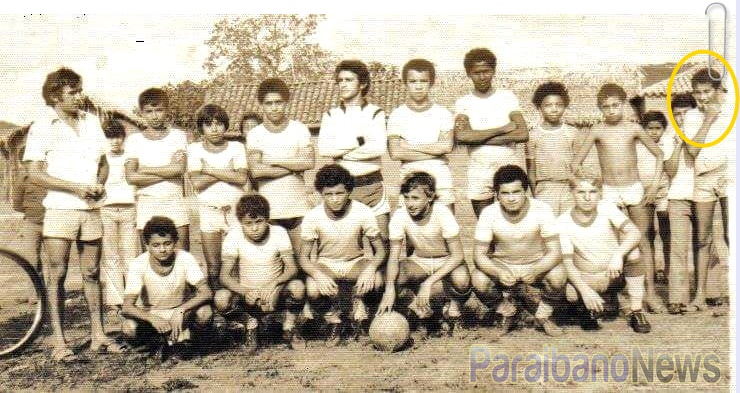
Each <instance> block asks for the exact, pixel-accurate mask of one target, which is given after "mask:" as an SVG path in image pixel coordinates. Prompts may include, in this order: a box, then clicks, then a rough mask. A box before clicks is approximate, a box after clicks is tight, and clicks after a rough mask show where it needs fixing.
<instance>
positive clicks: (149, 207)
mask: <svg viewBox="0 0 740 393" xmlns="http://www.w3.org/2000/svg"><path fill="white" fill-rule="evenodd" d="M154 216H163V217H167V218H169V219H170V220H172V221H173V222H174V223H175V227H178V228H179V227H181V226H184V225H188V224H190V217H189V215H188V208H187V201H186V200H185V198H183V197H176V198H161V197H155V196H150V195H139V196H138V197H137V198H136V229H139V230H141V229H144V225H146V223H147V222H148V221H149V220H150V219H151V218H152V217H154Z"/></svg>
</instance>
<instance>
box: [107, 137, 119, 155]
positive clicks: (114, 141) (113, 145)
mask: <svg viewBox="0 0 740 393" xmlns="http://www.w3.org/2000/svg"><path fill="white" fill-rule="evenodd" d="M107 139H108V146H110V151H111V152H112V153H121V152H123V138H107Z"/></svg>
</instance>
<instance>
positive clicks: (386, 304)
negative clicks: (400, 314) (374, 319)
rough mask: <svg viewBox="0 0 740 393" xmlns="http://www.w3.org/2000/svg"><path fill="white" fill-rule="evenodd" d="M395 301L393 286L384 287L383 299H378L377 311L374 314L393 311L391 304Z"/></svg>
mask: <svg viewBox="0 0 740 393" xmlns="http://www.w3.org/2000/svg"><path fill="white" fill-rule="evenodd" d="M395 302H396V290H395V289H393V288H390V287H389V288H386V289H385V292H383V299H381V300H380V305H379V306H378V311H377V312H376V313H375V315H380V314H382V313H386V312H391V311H393V304H394V303H395Z"/></svg>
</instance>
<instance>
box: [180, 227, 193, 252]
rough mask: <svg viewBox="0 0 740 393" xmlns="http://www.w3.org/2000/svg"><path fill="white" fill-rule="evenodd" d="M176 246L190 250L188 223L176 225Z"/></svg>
mask: <svg viewBox="0 0 740 393" xmlns="http://www.w3.org/2000/svg"><path fill="white" fill-rule="evenodd" d="M177 247H179V248H180V249H181V250H185V251H190V225H183V226H181V227H177Z"/></svg>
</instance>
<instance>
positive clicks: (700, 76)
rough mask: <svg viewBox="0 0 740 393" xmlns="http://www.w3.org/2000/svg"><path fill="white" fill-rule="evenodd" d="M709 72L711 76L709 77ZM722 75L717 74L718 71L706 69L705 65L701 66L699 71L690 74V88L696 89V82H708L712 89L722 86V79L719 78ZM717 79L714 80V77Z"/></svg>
mask: <svg viewBox="0 0 740 393" xmlns="http://www.w3.org/2000/svg"><path fill="white" fill-rule="evenodd" d="M710 72H711V76H712V77H711V78H710V77H709V75H710ZM721 77H722V76H721V75H720V74H719V72H717V71H715V70H711V71H710V70H708V69H707V68H706V67H702V68H701V69H700V70H699V71H696V72H695V73H694V75H693V76H691V88H692V89H696V85H698V84H710V85H712V88H713V89H718V88H720V87H722V80H721V79H720V78H721ZM712 78H714V79H717V80H714V79H712Z"/></svg>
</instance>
